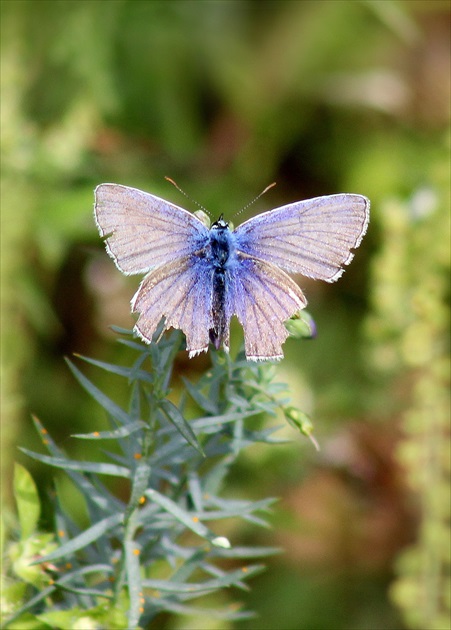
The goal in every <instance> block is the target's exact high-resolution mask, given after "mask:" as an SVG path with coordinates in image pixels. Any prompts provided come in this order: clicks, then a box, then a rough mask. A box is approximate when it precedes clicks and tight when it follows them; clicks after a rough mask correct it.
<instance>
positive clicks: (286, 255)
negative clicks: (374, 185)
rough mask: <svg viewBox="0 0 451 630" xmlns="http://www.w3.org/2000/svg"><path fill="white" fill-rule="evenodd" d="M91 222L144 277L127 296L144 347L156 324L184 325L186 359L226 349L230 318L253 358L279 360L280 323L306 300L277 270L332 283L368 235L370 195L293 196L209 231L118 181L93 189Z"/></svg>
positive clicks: (123, 264)
mask: <svg viewBox="0 0 451 630" xmlns="http://www.w3.org/2000/svg"><path fill="white" fill-rule="evenodd" d="M95 197H96V203H95V218H96V223H97V227H98V229H99V232H100V234H101V236H102V237H105V238H106V247H107V252H108V253H109V255H110V256H111V257H112V258H113V259H114V261H115V263H116V265H117V267H118V268H119V269H120V270H121V271H122V272H123V273H126V274H137V273H146V274H147V275H146V276H145V278H144V280H143V281H142V282H141V285H140V287H139V289H138V291H137V293H136V294H135V296H134V297H133V299H132V303H131V304H132V310H133V311H134V312H137V313H139V318H138V321H137V323H136V326H135V330H136V331H137V333H138V334H139V335H140V336H141V338H142V339H144V341H146V342H148V343H150V342H151V340H152V336H153V334H154V332H155V330H156V328H157V326H158V324H159V322H160V320H161V318H162V317H164V318H165V328H170V327H173V328H179V329H181V330H183V332H184V333H185V335H186V340H187V350H188V351H189V353H190V356H194V355H195V354H197V353H199V352H202V351H205V350H207V348H208V344H209V342H211V343H213V345H214V346H215V347H216V348H219V347H220V345H221V344H222V345H224V347H225V348H226V349H227V348H228V345H229V327H230V320H231V318H232V316H234V315H236V316H237V318H238V320H239V322H240V323H241V325H242V326H243V329H244V336H245V352H246V356H247V358H248V359H250V360H264V359H279V358H281V357H282V356H283V354H282V343H283V342H284V341H285V339H286V337H287V336H288V331H287V329H286V328H285V326H284V322H285V321H286V320H287V319H289V318H290V317H291V316H292V315H294V314H295V313H296V312H298V311H299V310H300V309H302V308H304V307H305V305H306V304H307V301H306V299H305V297H304V294H303V293H302V291H301V289H300V288H299V287H298V285H297V284H296V283H295V282H294V281H293V280H292V279H291V278H290V277H289V276H288V275H287V274H286V273H285V271H283V270H282V269H285V270H287V271H288V272H292V273H301V274H303V275H305V276H308V277H311V278H319V279H322V280H326V281H327V282H334V281H335V280H337V279H338V278H339V277H340V275H341V274H342V272H343V265H347V264H349V262H350V261H351V260H352V257H353V254H352V253H351V249H352V248H355V247H357V246H358V245H359V244H360V241H361V239H362V237H363V235H364V233H365V231H366V228H367V225H368V220H369V201H368V200H367V199H366V198H365V197H363V196H361V195H349V194H341V195H330V196H328V197H318V198H316V199H310V200H307V201H300V202H295V203H293V204H288V205H286V206H282V207H281V208H277V209H275V210H271V211H269V212H264V213H262V214H260V215H258V216H256V217H254V218H253V219H249V220H248V221H246V222H245V223H243V224H242V225H240V226H238V227H237V228H236V229H235V230H233V231H232V230H230V228H229V225H228V223H227V222H226V221H224V219H223V218H222V216H221V217H220V218H219V219H218V220H217V221H216V222H215V223H213V224H212V226H211V227H210V228H208V227H206V226H205V225H204V224H203V223H202V222H201V221H200V220H199V219H198V218H197V217H196V216H194V215H192V214H190V213H189V212H187V211H186V210H183V209H182V208H179V207H178V206H175V205H174V204H171V203H169V202H167V201H165V200H163V199H160V198H159V197H156V196H154V195H150V194H148V193H145V192H142V191H139V190H137V189H134V188H128V187H126V186H120V185H118V184H101V185H100V186H98V187H97V189H96V191H95Z"/></svg>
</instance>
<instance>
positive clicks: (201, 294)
mask: <svg viewBox="0 0 451 630" xmlns="http://www.w3.org/2000/svg"><path fill="white" fill-rule="evenodd" d="M211 303H212V270H211V267H210V266H209V265H208V262H206V260H205V259H204V258H199V257H196V256H185V257H183V258H178V259H177V260H175V261H171V262H169V263H166V264H165V265H160V266H159V267H157V268H156V269H153V270H152V271H150V272H149V273H148V274H147V276H146V277H145V278H144V280H143V281H142V282H141V284H140V286H139V289H138V291H137V293H136V295H135V296H134V297H133V299H132V302H131V305H132V311H133V312H138V313H139V318H138V321H137V322H136V324H135V331H136V332H137V333H138V335H139V336H140V337H141V338H142V339H143V340H144V341H145V342H146V343H150V342H151V341H152V335H153V334H154V332H155V330H156V328H157V326H158V324H159V322H160V320H161V318H162V317H163V316H164V317H165V328H166V329H168V328H171V327H172V328H178V329H180V330H182V331H183V332H184V333H185V336H186V346H187V348H186V349H187V350H188V352H189V353H190V357H191V356H194V355H195V354H198V353H199V352H203V351H206V350H207V348H208V342H209V330H210V329H211V328H212V315H211Z"/></svg>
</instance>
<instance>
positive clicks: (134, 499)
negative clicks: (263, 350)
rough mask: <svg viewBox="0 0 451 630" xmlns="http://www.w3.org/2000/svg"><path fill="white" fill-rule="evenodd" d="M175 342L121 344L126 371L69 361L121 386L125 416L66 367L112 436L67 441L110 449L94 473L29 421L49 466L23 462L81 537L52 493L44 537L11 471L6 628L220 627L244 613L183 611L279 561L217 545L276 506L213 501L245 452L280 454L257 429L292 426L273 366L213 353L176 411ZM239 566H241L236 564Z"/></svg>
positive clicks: (28, 493) (24, 486)
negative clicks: (159, 621)
mask: <svg viewBox="0 0 451 630" xmlns="http://www.w3.org/2000/svg"><path fill="white" fill-rule="evenodd" d="M157 337H158V335H156V338H157ZM182 339H183V336H182V335H181V333H180V332H179V331H173V333H172V334H171V335H169V336H167V337H163V338H162V339H161V340H160V341H159V342H158V343H153V344H151V345H150V346H144V345H143V344H141V343H139V342H137V341H135V340H133V339H130V338H124V339H122V343H123V344H124V345H126V346H127V347H129V348H131V349H132V351H133V352H135V353H137V358H136V359H135V361H134V362H133V364H132V365H131V367H126V366H118V365H115V364H109V363H105V362H100V361H96V360H92V359H87V358H84V357H79V358H81V359H84V360H85V361H87V362H88V363H90V364H93V365H95V366H96V367H97V368H100V369H101V370H103V371H105V372H107V373H109V374H110V377H111V378H114V377H119V378H120V379H127V381H128V384H129V388H130V392H131V396H130V404H129V408H128V410H125V409H123V408H122V407H121V406H119V405H118V404H117V403H116V402H114V401H113V400H112V399H111V398H110V397H109V396H107V395H106V394H105V393H103V392H102V391H101V390H100V389H99V388H98V387H97V386H96V385H94V383H92V382H91V381H90V380H88V379H87V378H86V376H84V374H83V373H82V372H80V370H79V369H78V368H77V367H76V366H75V365H74V364H73V363H72V362H69V367H70V369H71V371H72V373H73V374H74V376H75V377H76V378H77V380H78V381H79V383H80V384H81V385H82V387H83V388H84V389H85V390H86V391H87V392H88V394H89V395H90V396H91V397H92V398H93V399H94V400H96V401H97V403H98V404H99V405H100V406H101V407H103V409H104V410H105V411H106V413H107V415H108V419H109V424H110V430H107V431H101V432H98V431H95V432H92V433H88V434H76V435H74V436H73V437H75V438H77V439H81V440H94V441H99V442H101V444H102V445H103V444H106V445H108V444H112V445H113V447H114V448H107V447H106V446H104V447H102V450H101V451H100V453H101V454H100V453H99V455H100V457H101V460H102V461H79V460H74V459H71V458H69V457H68V456H67V455H66V454H65V453H64V452H63V450H62V449H61V448H59V446H58V445H57V444H56V443H55V442H54V441H53V440H52V438H51V437H50V436H49V434H48V432H47V431H46V429H45V428H44V427H43V426H42V424H41V423H40V422H39V420H38V419H36V418H35V419H34V422H35V426H36V429H37V431H38V433H39V434H40V435H41V438H42V443H43V445H44V446H45V447H46V449H47V451H48V452H49V455H44V454H40V453H36V452H33V451H30V450H28V449H25V448H22V450H23V451H24V452H25V453H26V454H28V455H29V456H31V457H33V458H34V459H35V460H38V461H40V462H42V463H45V464H48V465H50V466H52V467H54V468H57V469H62V470H64V471H65V473H66V474H67V475H68V476H69V477H70V479H71V481H72V483H73V485H74V486H75V487H76V488H77V490H78V491H79V492H80V493H81V495H82V496H83V498H84V502H85V505H86V510H87V514H88V523H87V525H86V527H83V528H81V527H80V526H79V525H78V524H77V523H76V522H75V520H74V518H73V515H71V514H70V510H67V509H65V508H64V507H63V502H62V500H61V497H60V496H59V493H58V491H56V492H55V494H54V496H53V498H52V502H53V508H54V521H55V531H54V533H53V534H43V533H40V532H39V531H38V530H37V524H38V518H39V512H40V502H39V498H38V494H37V491H36V487H35V485H34V483H33V481H32V479H31V477H30V475H29V474H28V472H27V471H26V470H25V469H24V468H22V467H19V466H18V467H17V469H16V477H15V498H16V502H17V507H18V512H19V520H20V524H21V540H20V542H19V543H15V544H12V545H10V546H9V548H8V550H7V555H8V558H9V563H10V566H9V574H10V575H9V577H10V578H13V577H14V576H15V577H16V579H17V578H21V579H22V580H23V581H24V582H26V583H27V584H28V585H29V587H27V588H26V589H25V588H23V587H22V588H20V589H19V590H18V589H17V583H16V582H12V586H11V587H10V588H9V590H8V591H7V592H6V593H5V598H6V603H7V606H6V607H5V608H4V610H5V612H9V618H6V619H5V620H4V622H5V626H4V627H8V628H16V627H19V626H20V624H21V623H23V624H25V625H23V626H20V627H26V626H27V625H28V627H30V628H31V627H34V628H40V627H47V626H48V627H56V628H67V627H70V628H77V627H80V628H81V627H83V628H91V627H92V628H101V627H108V628H123V627H128V628H135V627H138V626H139V627H146V625H147V624H148V623H149V622H150V621H151V620H152V619H154V618H155V617H156V616H157V615H158V614H160V613H162V612H172V613H176V614H194V613H196V614H199V613H201V612H202V611H204V612H206V613H208V615H210V616H211V617H215V616H216V617H217V618H219V619H229V620H232V619H245V618H247V617H248V616H249V615H251V613H250V612H248V611H245V610H239V609H238V608H237V609H225V610H224V609H214V608H211V607H210V608H202V607H201V608H199V606H195V605H194V606H193V605H192V604H191V601H192V600H195V599H197V598H201V597H203V596H206V595H208V594H212V593H214V592H215V591H217V590H221V589H224V588H232V587H233V588H235V589H238V590H243V589H247V588H248V587H247V585H246V581H247V580H248V579H249V578H250V577H252V576H254V575H255V574H257V573H259V572H260V571H262V569H263V566H262V565H261V564H256V563H254V562H252V560H255V559H257V558H260V557H262V556H265V555H269V554H273V553H275V552H276V551H277V550H276V549H275V548H270V547H258V546H250V547H240V546H234V545H233V544H232V543H231V542H230V541H229V540H228V538H227V537H226V536H225V535H224V534H223V533H222V531H223V530H224V526H223V524H222V523H223V521H224V519H241V520H244V521H246V522H248V523H251V524H254V525H260V526H266V525H267V524H266V520H265V519H264V516H263V515H264V514H265V513H267V512H268V511H269V510H270V507H271V505H272V503H273V502H274V499H263V500H259V501H248V500H245V499H231V498H224V497H221V489H222V486H223V481H224V478H225V477H226V475H227V473H228V471H229V470H230V467H231V466H232V465H233V463H234V462H235V461H236V459H237V457H238V456H239V454H240V453H241V451H242V450H243V449H244V448H247V447H248V446H251V445H252V444H255V443H257V442H260V443H264V444H277V443H279V442H280V440H278V439H277V438H276V437H274V436H273V433H274V431H276V429H277V427H271V428H268V429H265V428H263V429H262V428H260V427H259V419H258V416H260V415H261V414H262V413H265V414H268V413H269V414H273V415H275V414H276V412H277V411H278V410H282V411H283V412H284V413H285V415H286V416H287V417H291V418H295V417H296V414H295V413H294V410H293V409H292V408H288V407H286V404H287V400H286V399H285V398H284V396H283V389H284V388H283V387H281V385H280V384H277V383H273V382H272V379H273V376H274V370H273V367H272V366H271V365H258V364H252V363H249V362H247V361H246V360H245V358H244V355H243V354H241V355H240V356H238V358H237V359H236V360H235V361H232V360H231V359H230V357H229V355H228V354H226V353H224V352H218V353H212V354H211V357H212V366H211V368H210V369H209V370H208V372H207V373H206V374H204V375H203V376H202V377H201V378H200V379H199V380H198V382H197V383H195V384H193V383H191V382H190V381H188V380H186V381H185V388H184V391H183V392H182V394H181V397H180V401H179V403H178V404H175V403H174V402H172V401H171V400H170V399H168V396H170V395H171V388H170V383H171V376H172V371H173V363H174V359H175V356H176V354H177V352H178V351H179V350H180V347H181V343H182ZM300 424H301V426H302V423H300V421H299V417H297V426H298V427H299V425H300ZM105 476H113V477H115V478H119V479H123V480H126V482H128V483H129V484H130V490H129V498H128V500H126V501H124V500H123V499H121V498H119V497H118V496H117V495H115V494H114V493H113V492H112V491H111V490H110V489H109V488H108V486H107V485H106V484H105V483H104V481H103V478H104V477H105ZM27 514H28V518H27V516H26V515H27ZM244 559H247V561H249V560H250V561H251V563H250V564H242V561H243V560H244ZM12 607H13V612H12ZM11 613H12V614H11ZM31 615H34V617H33V616H31ZM33 620H34V623H35V625H33ZM18 624H19V625H18ZM83 624H84V625H83Z"/></svg>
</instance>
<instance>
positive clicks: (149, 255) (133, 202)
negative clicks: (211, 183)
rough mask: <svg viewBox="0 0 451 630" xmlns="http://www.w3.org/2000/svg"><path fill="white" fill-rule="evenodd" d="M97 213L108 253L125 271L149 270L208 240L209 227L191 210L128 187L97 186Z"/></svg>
mask: <svg viewBox="0 0 451 630" xmlns="http://www.w3.org/2000/svg"><path fill="white" fill-rule="evenodd" d="M94 212H95V219H96V223H97V227H98V229H99V232H100V235H101V236H103V237H105V236H106V237H107V238H106V248H107V252H108V254H109V255H110V256H111V257H112V258H113V260H114V262H115V263H116V266H117V267H118V268H119V269H120V270H121V271H122V272H123V273H125V274H138V273H147V272H148V271H149V269H151V268H153V267H156V266H158V265H162V264H165V263H168V262H170V261H172V260H174V258H182V257H183V256H187V255H189V254H191V253H193V252H194V251H196V250H197V249H199V248H201V247H202V246H203V245H204V244H205V241H206V240H207V239H208V228H207V227H206V226H205V225H204V224H203V223H202V222H201V221H199V219H198V218H197V217H195V216H194V215H193V214H191V213H190V212H187V211H186V210H183V208H179V207H178V206H175V205H174V204H172V203H169V202H168V201H165V200H164V199H160V198H159V197H156V196H155V195H150V194H149V193H145V192H142V191H141V190H137V189H136V188H129V187H128V186H120V185H119V184H101V185H100V186H97V188H96V190H95V209H94Z"/></svg>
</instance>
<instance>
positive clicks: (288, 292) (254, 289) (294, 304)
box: [228, 256, 307, 361]
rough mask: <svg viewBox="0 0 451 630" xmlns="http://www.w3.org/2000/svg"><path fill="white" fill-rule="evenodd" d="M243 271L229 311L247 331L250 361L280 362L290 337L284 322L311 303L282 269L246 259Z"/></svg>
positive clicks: (233, 284)
mask: <svg viewBox="0 0 451 630" xmlns="http://www.w3.org/2000/svg"><path fill="white" fill-rule="evenodd" d="M240 262H241V264H240V271H239V273H235V274H234V275H233V276H232V277H231V278H230V281H229V294H228V310H229V312H230V313H232V312H233V313H234V314H236V316H237V317H238V320H239V322H240V324H241V325H242V327H243V329H244V344H245V352H246V357H247V358H248V359H250V360H253V361H260V360H266V359H280V358H281V357H282V356H283V353H282V343H283V342H284V341H285V339H286V338H287V337H288V331H287V329H286V327H285V326H284V322H285V321H286V320H287V319H289V318H290V317H291V316H292V315H294V314H295V313H296V312H297V311H299V310H300V309H302V308H304V307H305V305H306V304H307V300H306V299H305V297H304V294H303V293H302V291H301V289H300V288H299V287H298V285H297V284H296V283H295V282H294V281H293V280H292V279H291V278H290V277H289V276H288V275H287V274H286V273H285V272H283V271H282V270H281V269H278V268H277V267H275V266H274V265H272V264H270V263H267V262H265V261H263V260H258V259H255V258H251V257H247V256H243V257H242V258H241V261H240Z"/></svg>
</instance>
